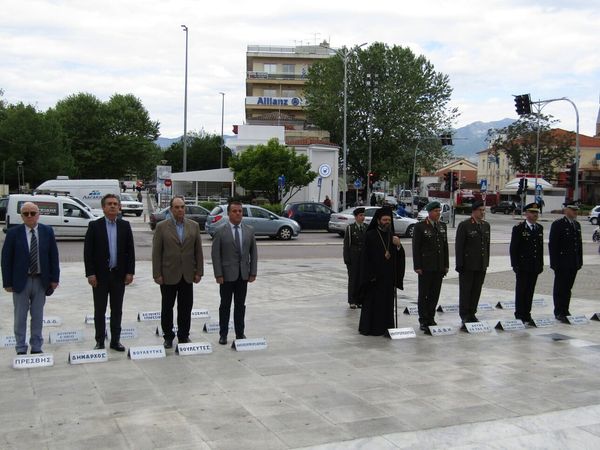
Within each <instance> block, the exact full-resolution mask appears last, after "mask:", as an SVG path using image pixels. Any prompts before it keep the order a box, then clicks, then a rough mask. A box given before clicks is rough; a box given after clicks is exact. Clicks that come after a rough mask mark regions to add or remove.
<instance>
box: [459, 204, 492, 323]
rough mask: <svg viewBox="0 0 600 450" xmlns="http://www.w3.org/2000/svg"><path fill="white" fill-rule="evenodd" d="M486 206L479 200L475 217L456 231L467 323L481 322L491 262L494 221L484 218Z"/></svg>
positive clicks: (463, 314)
mask: <svg viewBox="0 0 600 450" xmlns="http://www.w3.org/2000/svg"><path fill="white" fill-rule="evenodd" d="M484 216H485V205H484V204H483V202H482V201H481V200H475V201H474V202H473V206H472V212H471V217H470V218H469V219H467V220H463V221H462V222H461V223H460V224H458V228H457V230H456V244H455V248H456V252H455V253H456V271H457V272H458V273H459V275H458V280H459V314H460V318H461V319H462V321H463V323H465V322H479V321H478V320H477V317H475V313H476V312H477V305H478V304H479V297H480V295H481V287H482V286H483V280H484V279H485V272H486V270H487V268H488V266H489V263H490V224H489V223H488V222H486V221H485V220H483V217H484Z"/></svg>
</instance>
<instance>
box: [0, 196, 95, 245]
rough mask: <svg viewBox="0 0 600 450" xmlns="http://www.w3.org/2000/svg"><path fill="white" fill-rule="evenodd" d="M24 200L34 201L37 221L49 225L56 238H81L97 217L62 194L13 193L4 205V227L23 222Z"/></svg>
mask: <svg viewBox="0 0 600 450" xmlns="http://www.w3.org/2000/svg"><path fill="white" fill-rule="evenodd" d="M25 202H32V203H35V204H36V205H37V206H38V208H40V219H39V223H43V224H44V225H50V226H51V227H52V228H53V229H54V234H55V235H56V237H57V238H64V237H78V238H82V237H84V236H85V233H86V232H87V228H88V224H89V223H90V222H91V221H92V220H95V219H97V217H96V216H94V215H93V214H91V213H90V212H89V211H86V210H85V209H84V208H83V207H82V206H81V205H80V204H78V202H76V201H75V200H74V199H72V198H70V197H67V196H62V195H56V196H54V195H29V194H13V195H10V196H9V197H8V204H7V205H6V228H11V227H14V226H16V225H20V224H22V223H23V218H22V217H21V206H22V205H23V203H25Z"/></svg>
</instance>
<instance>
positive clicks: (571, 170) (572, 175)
mask: <svg viewBox="0 0 600 450" xmlns="http://www.w3.org/2000/svg"><path fill="white" fill-rule="evenodd" d="M567 167H568V168H569V186H571V187H575V177H576V173H575V164H571V165H570V166H567Z"/></svg>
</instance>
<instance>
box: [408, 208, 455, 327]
mask: <svg viewBox="0 0 600 450" xmlns="http://www.w3.org/2000/svg"><path fill="white" fill-rule="evenodd" d="M425 209H426V210H427V212H428V213H429V214H428V217H427V219H425V220H424V221H423V222H419V223H417V224H416V225H415V230H414V234H413V248H412V251H413V265H414V270H415V272H416V273H417V274H418V275H419V300H418V306H419V323H420V329H421V330H423V331H427V327H428V326H434V325H437V324H436V323H435V320H434V318H435V308H436V307H437V303H438V299H439V298H440V290H441V288H442V279H443V278H444V276H445V275H446V274H447V273H448V268H449V266H450V261H449V256H448V233H447V232H446V224H445V223H443V222H441V221H440V215H441V211H442V210H441V204H440V202H437V201H434V202H430V203H428V204H427V206H426V207H425Z"/></svg>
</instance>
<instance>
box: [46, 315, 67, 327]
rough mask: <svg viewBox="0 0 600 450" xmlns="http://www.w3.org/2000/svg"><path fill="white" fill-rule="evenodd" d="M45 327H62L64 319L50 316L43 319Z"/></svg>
mask: <svg viewBox="0 0 600 450" xmlns="http://www.w3.org/2000/svg"><path fill="white" fill-rule="evenodd" d="M42 321H43V324H44V326H45V327H60V326H61V325H62V319H61V318H60V317H58V316H48V317H44V318H43V319H42Z"/></svg>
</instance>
